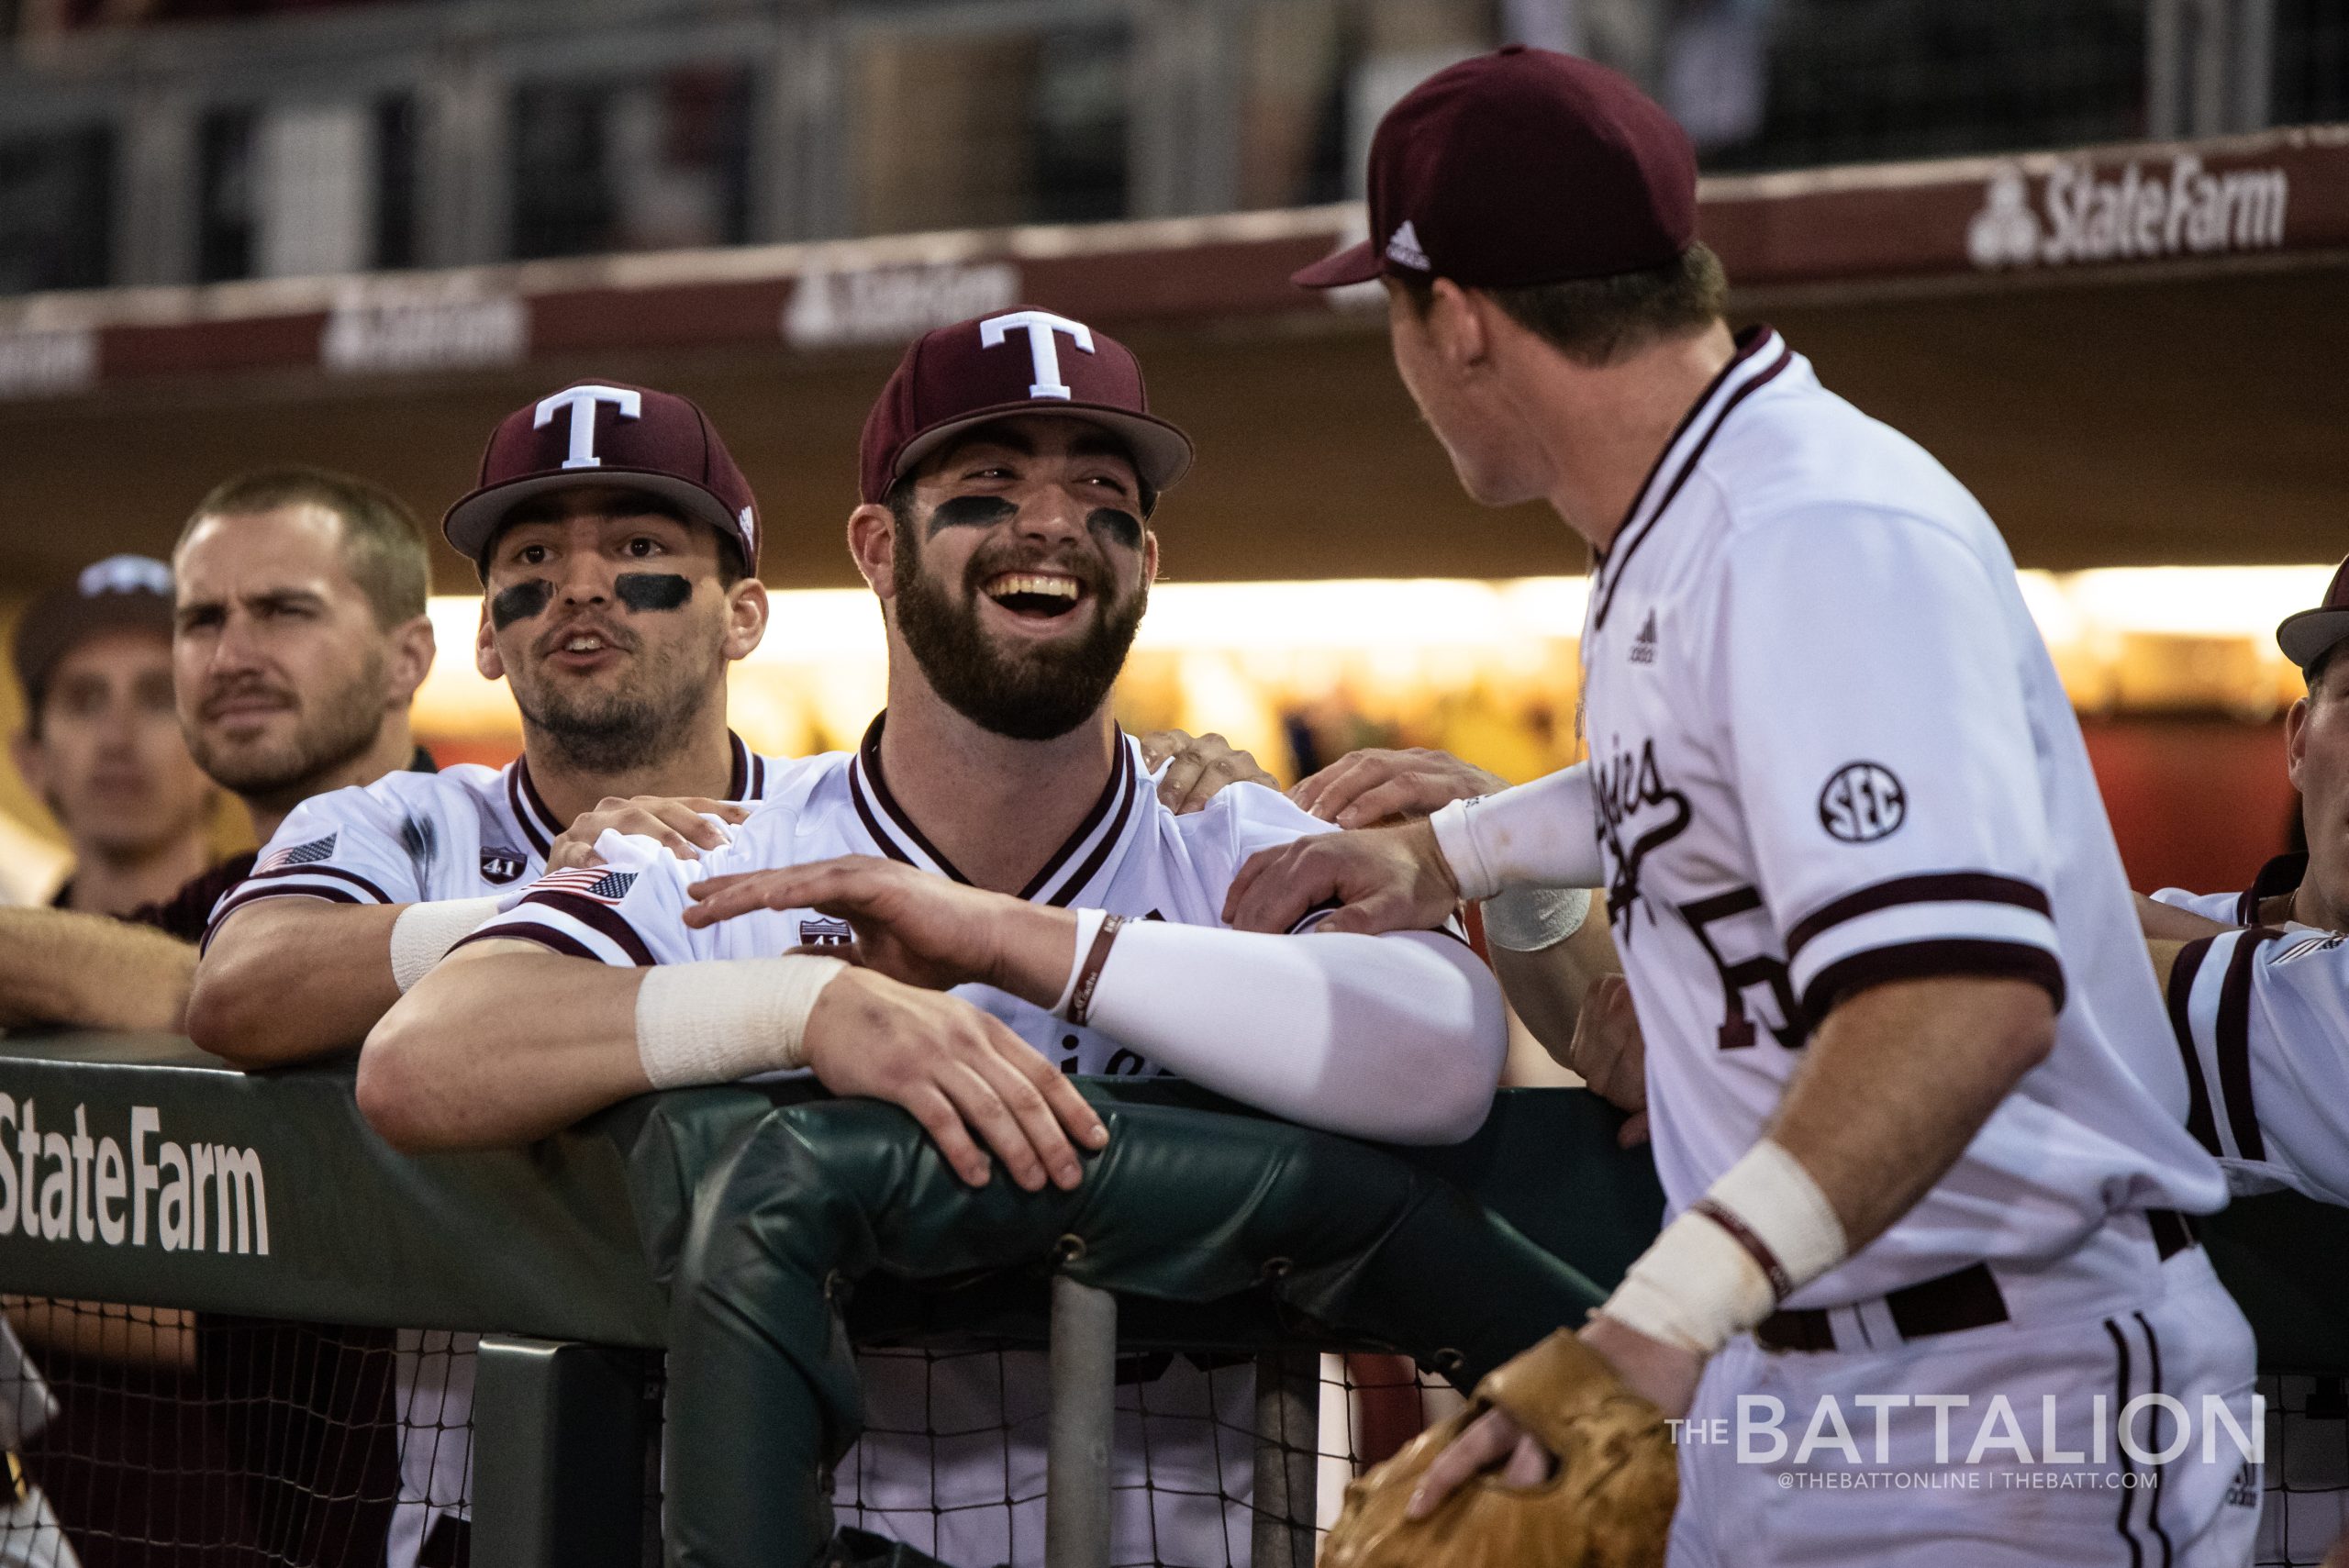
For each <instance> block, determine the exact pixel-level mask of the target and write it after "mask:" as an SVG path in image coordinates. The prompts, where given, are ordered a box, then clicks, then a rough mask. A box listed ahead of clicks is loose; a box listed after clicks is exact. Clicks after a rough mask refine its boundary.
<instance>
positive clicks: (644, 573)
mask: <svg viewBox="0 0 2349 1568" xmlns="http://www.w3.org/2000/svg"><path fill="white" fill-rule="evenodd" d="M444 528H445V531H446V533H447V535H448V538H449V540H450V542H451V544H452V545H454V546H455V547H456V548H457V549H458V550H461V551H462V552H463V553H464V554H465V555H466V556H467V557H468V558H469V559H471V560H472V561H473V562H474V563H475V564H476V566H477V567H478V568H479V570H480V572H481V574H482V582H483V601H484V602H483V612H482V621H481V630H480V637H479V641H478V644H477V646H476V648H475V659H476V662H478V664H479V666H480V668H481V670H482V672H483V673H484V674H485V675H487V676H490V677H491V678H496V677H498V676H500V675H502V676H504V677H505V678H506V679H507V681H508V683H509V684H511V685H512V687H513V690H514V695H515V700H516V703H517V705H518V706H519V707H520V708H521V710H522V715H523V738H524V750H523V754H522V755H521V756H520V757H518V758H517V759H516V760H515V761H514V762H511V763H509V764H508V765H507V766H506V767H505V768H502V769H493V768H486V767H480V766H475V765H465V766H460V767H452V768H449V769H446V770H443V771H441V772H440V773H392V774H388V775H386V776H384V777H383V778H381V779H379V780H378V781H377V782H375V783H374V784H370V785H368V786H366V787H364V788H351V789H342V790H337V791H333V792H330V793H328V794H324V795H314V796H312V797H310V798H308V799H306V800H304V801H302V802H301V803H300V804H299V805H296V806H294V808H293V809H292V810H291V811H290V812H289V813H287V815H286V817H285V818H284V823H283V824H282V825H281V826H280V827H279V828H277V830H276V832H275V833H273V835H272V836H271V838H270V840H269V841H268V843H267V844H266V845H265V846H264V847H263V849H262V853H261V859H260V862H259V863H258V865H257V866H256V867H255V869H254V871H253V873H252V874H251V875H250V877H249V878H247V879H246V881H245V882H244V883H242V884H240V885H239V886H238V887H237V888H235V889H234V890H233V891H232V892H230V893H229V894H228V895H227V896H226V897H224V898H222V899H221V900H220V902H219V904H218V906H217V908H216V909H215V910H214V912H213V915H212V920H211V926H210V929H209V930H208V931H207V932H206V940H205V955H204V958H203V961H202V962H201V963H199V965H198V966H197V970H196V975H195V991H194V994H193V995H192V997H191V999H190V1003H189V1007H188V1032H189V1033H190V1034H191V1035H192V1036H193V1037H194V1038H195V1040H196V1043H198V1044H199V1045H203V1046H205V1047H206V1049H207V1050H211V1051H217V1052H219V1053H220V1054H222V1055H224V1056H227V1057H228V1058H229V1059H230V1060H232V1061H236V1062H239V1063H241V1064H244V1065H247V1066H263V1065H275V1064H280V1063H284V1062H293V1061H299V1060H302V1059H304V1058H306V1057H310V1056H316V1055H319V1054H323V1053H325V1052H327V1051H336V1050H341V1049H346V1048H348V1047H349V1046H350V1045H351V1043H352V1042H353V1041H355V1040H359V1039H361V1038H362V1037H363V1036H364V1035H365V1033H366V1031H367V1029H368V1028H369V1026H371V1025H372V1024H373V1022H374V1021H375V1019H376V1018H379V1017H381V1016H382V1014H383V1013H384V1009H385V1008H387V1007H389V1006H390V1005H391V1004H392V1002H393V1001H394V1000H395V999H396V997H397V996H398V995H399V990H400V988H401V987H402V986H403V985H406V984H410V983H412V982H413V981H414V979H415V978H416V976H417V974H419V973H422V972H423V970H425V969H427V968H429V967H430V965H431V963H432V962H434V961H435V960H437V959H438V958H439V957H440V954H441V953H442V952H444V951H447V949H448V948H449V946H450V945H451V943H453V942H454V941H455V940H457V938H459V937H461V936H462V935H463V934H464V933H465V932H466V931H468V930H470V929H473V926H474V925H476V924H478V923H479V922H480V921H481V920H482V919H484V917H486V916H487V915H488V914H489V913H490V912H491V911H493V910H494V909H495V907H496V906H497V903H498V901H499V899H500V898H501V897H502V896H503V895H505V893H506V892H507V891H510V890H511V889H513V888H515V887H518V886H520V885H523V884H527V883H528V882H529V881H531V880H533V879H534V878H536V877H537V876H538V875H539V874H540V873H541V872H543V871H544V870H545V869H546V866H547V863H548V860H549V857H550V856H551V855H555V854H557V853H559V851H558V850H557V845H558V843H559V842H562V841H564V840H563V835H564V831H565V829H566V828H571V827H572V826H573V823H574V821H576V820H577V819H579V818H581V817H583V816H589V817H591V820H592V821H593V822H594V823H596V824H601V823H607V822H611V821H615V820H618V821H624V822H627V823H629V825H631V826H634V827H637V828H640V830H643V831H648V832H654V833H658V834H660V835H661V839H662V843H663V845H664V850H663V852H664V853H667V852H674V851H682V852H686V853H692V852H695V851H696V850H697V849H701V848H707V847H709V846H713V845H715V844H717V843H718V842H720V841H721V839H722V830H721V828H720V827H719V824H720V823H722V822H725V821H728V820H740V817H741V815H742V808H741V807H740V806H737V805H734V804H731V803H735V802H754V801H757V800H759V799H762V798H763V797H764V796H765V795H767V793H768V792H769V790H770V789H771V788H772V787H773V785H774V783H775V782H776V781H777V780H778V779H779V778H781V777H782V776H784V775H785V773H788V772H789V770H790V769H791V768H793V767H794V766H796V764H794V763H792V762H781V761H777V760H774V759H771V758H766V757H762V756H758V755H756V754H755V753H753V752H752V751H751V750H750V748H749V747H747V746H746V745H744V744H743V742H742V741H741V740H740V738H739V737H737V736H736V735H734V734H733V733H732V732H731V731H730V730H729V729H728V728H727V726H726V687H725V679H726V668H727V666H728V664H729V663H730V662H732V661H734V660H737V659H740V658H742V657H744V656H745V655H747V654H748V653H749V652H750V651H751V650H752V649H753V648H755V647H756V646H757V645H758V641H759V638H760V635H761V633H762V632H763V630H764V629H765V626H766V592H765V589H764V588H763V586H762V585H761V584H760V583H759V581H758V577H757V574H756V567H757V563H758V547H759V528H758V517H757V511H756V507H755V506H754V504H753V502H752V500H751V493H750V487H749V485H748V484H746V483H745V482H744V480H743V479H742V476H741V474H740V472H739V471H738V470H737V469H736V468H735V466H734V463H733V461H732V459H731V458H730V457H729V456H728V455H727V452H726V449H725V446H724V444H723V443H722V442H721V441H720V440H719V439H718V435H717V432H716V431H715V429H713V428H711V426H710V425H709V422H708V421H707V418H706V417H704V416H703V415H702V413H701V411H700V410H699V409H698V408H696V406H694V405H693V404H691V403H690V402H688V401H686V400H685V398H682V397H678V396H675V395H672V394H669V393H663V392H657V391H654V390H651V389H650V388H644V387H635V386H623V385H615V384H605V383H581V384H575V385H573V386H570V387H566V388H563V389H562V390H561V391H558V392H555V393H553V394H551V395H549V396H546V397H544V398H541V399H539V400H538V401H536V402H534V403H532V404H529V406H525V407H523V408H521V409H519V410H518V411H517V412H515V413H514V414H511V415H509V416H508V417H507V418H505V419H504V420H502V421H501V422H500V423H499V425H498V427H497V428H496V430H495V432H494V433H493V434H492V436H491V437H490V440H489V445H488V448H487V450H486V451H485V452H484V456H483V459H482V468H481V479H480V484H479V486H478V487H477V488H476V489H475V490H474V491H473V493H472V494H471V495H467V496H465V497H464V498H463V499H462V500H461V501H460V502H458V503H457V505H456V506H454V507H453V508H452V509H451V511H450V513H449V515H448V518H447V521H446V523H445V524H444ZM635 797H644V798H641V799H638V798H635ZM599 803H600V804H599ZM569 842H570V843H573V844H576V845H577V846H578V847H579V849H580V851H582V852H584V849H585V846H586V844H588V843H592V842H593V830H586V832H585V837H584V840H582V839H580V838H577V837H574V838H573V840H569ZM467 1348H468V1341H467V1338H466V1337H452V1336H450V1335H448V1334H444V1333H438V1332H436V1333H431V1334H421V1333H417V1332H414V1331H403V1334H402V1336H401V1344H400V1351H401V1354H400V1361H399V1367H398V1385H397V1389H396V1397H397V1399H398V1401H399V1408H400V1410H401V1412H402V1415H403V1418H404V1421H405V1423H406V1429H405V1430H404V1432H403V1440H402V1444H401V1471H402V1502H401V1504H400V1506H399V1507H398V1508H397V1509H396V1510H395V1514H394V1518H393V1522H392V1531H391V1551H390V1562H391V1563H392V1568H407V1565H408V1564H410V1563H414V1562H417V1561H418V1557H419V1554H420V1553H421V1554H424V1559H425V1561H427V1562H438V1561H441V1560H444V1559H447V1560H455V1559H458V1558H461V1557H462V1554H463V1551H464V1549H463V1547H462V1540H463V1538H464V1537H465V1535H466V1533H467V1531H466V1529H465V1526H464V1524H463V1518H464V1514H463V1510H462V1507H461V1504H462V1499H463V1498H464V1497H465V1496H467V1485H466V1478H467V1475H468V1472H469V1468H470V1447H471V1445H470V1441H469V1428H468V1427H467V1425H466V1421H467V1418H468V1414H469V1412H470V1410H471V1407H472V1386H471V1385H472V1370H473V1362H472V1358H471V1357H470V1356H467V1355H464V1354H463V1353H462V1351H464V1350H466V1349H467ZM444 1520H445V1522H444ZM436 1529H439V1530H440V1531H441V1532H442V1533H443V1539H442V1540H441V1541H440V1542H438V1543H434V1542H433V1541H432V1540H431V1537H432V1535H433V1532H434V1531H435V1530H436Z"/></svg>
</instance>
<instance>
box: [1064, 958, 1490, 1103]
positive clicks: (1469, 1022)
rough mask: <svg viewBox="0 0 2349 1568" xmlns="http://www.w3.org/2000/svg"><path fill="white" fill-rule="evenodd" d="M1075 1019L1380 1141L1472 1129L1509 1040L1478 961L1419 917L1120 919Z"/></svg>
mask: <svg viewBox="0 0 2349 1568" xmlns="http://www.w3.org/2000/svg"><path fill="white" fill-rule="evenodd" d="M1085 1021H1086V1022H1088V1023H1089V1024H1091V1026H1092V1027H1093V1028H1095V1029H1099V1030H1101V1031H1102V1032H1103V1033H1105V1034H1108V1035H1112V1036H1115V1037H1116V1038H1117V1039H1119V1040H1123V1041H1125V1042H1126V1043H1127V1044H1129V1045H1130V1046H1132V1047H1133V1048H1134V1049H1135V1050H1137V1051H1142V1052H1144V1053H1145V1054H1147V1055H1148V1056H1149V1057H1150V1058H1151V1060H1152V1061H1153V1062H1158V1063H1160V1064H1161V1065H1163V1066H1165V1067H1167V1068H1170V1069H1172V1070H1173V1071H1175V1072H1176V1073H1181V1074H1182V1075H1183V1076H1184V1077H1186V1078H1189V1079H1191V1080H1193V1081H1195V1082H1197V1083H1198V1084H1203V1085H1204V1086H1206V1087H1208V1088H1210V1089H1213V1090H1215V1091H1216V1092H1217V1093H1218V1094H1221V1095H1230V1096H1231V1097H1232V1098H1233V1099H1235V1100H1242V1101H1245V1102H1246V1103H1247V1104H1249V1105H1252V1106H1257V1107H1258V1108H1260V1109H1263V1110H1268V1111H1271V1112H1272V1113H1274V1114H1275V1116H1282V1117H1286V1118H1288V1119H1290V1120H1291V1121H1296V1122H1301V1123H1303V1124H1304V1125H1306V1126H1308V1127H1318V1128H1322V1129H1326V1130H1328V1131H1331V1132H1343V1133H1349V1134H1352V1135H1353V1136H1355V1137H1360V1138H1375V1139H1381V1140H1386V1141H1388V1142H1394V1143H1456V1142H1458V1141H1459V1140H1462V1139H1464V1138H1466V1137H1467V1136H1468V1135H1469V1134H1470V1133H1472V1132H1474V1131H1475V1129H1477V1127H1478V1126H1479V1125H1481V1124H1482V1123H1483V1121H1484V1119H1485V1113H1486V1110H1487V1109H1488V1108H1489V1107H1490V1106H1491V1104H1492V1095H1493V1089H1494V1087H1495V1085H1496V1084H1497V1083H1498V1082H1499V1079H1500V1071H1501V1062H1502V1060H1503V1059H1504V1057H1506V1055H1507V1054H1508V1022H1507V1016H1506V1014H1505V1013H1504V1011H1503V1009H1502V1004H1501V993H1500V987H1499V985H1498V984H1497V983H1496V982H1495V981H1494V979H1493V977H1492V974H1491V972H1490V971H1488V970H1486V968H1485V966H1484V964H1483V963H1482V962H1479V961H1478V959H1477V958H1476V955H1475V953H1474V952H1472V951H1469V949H1468V947H1467V946H1466V945H1465V944H1464V943H1462V942H1459V941H1455V940H1453V939H1452V938H1450V937H1446V936H1440V935H1438V934H1436V933H1435V932H1432V931H1401V932H1396V933H1394V934H1391V935H1388V936H1383V937H1365V936H1358V935H1353V934H1351V933H1331V934H1329V935H1322V936H1310V935H1308V936H1297V937H1285V936H1268V935H1264V934H1262V933H1259V932H1252V931H1229V930H1224V929H1220V928H1219V927H1212V926H1178V925H1174V924H1171V923H1169V922H1166V921H1163V920H1130V921H1127V922H1126V923H1125V925H1124V926H1123V927H1121V928H1120V929H1119V930H1118V932H1117V935H1116V938H1115V940H1114V943H1113V945H1112V946H1111V947H1110V949H1109V951H1108V956H1107V959H1106V961H1105V962H1103V964H1102V967H1101V970H1100V974H1099V980H1098V984H1097V985H1096V987H1095V989H1094V991H1093V995H1092V1000H1091V1004H1090V1010H1089V1012H1088V1013H1087V1015H1086V1020H1085Z"/></svg>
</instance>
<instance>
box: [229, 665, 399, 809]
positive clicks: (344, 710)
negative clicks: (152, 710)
mask: <svg viewBox="0 0 2349 1568" xmlns="http://www.w3.org/2000/svg"><path fill="white" fill-rule="evenodd" d="M213 695H219V694H207V700H210V699H211V697H212V696H213ZM296 704H297V706H295V718H296V721H297V722H296V723H295V727H294V732H293V733H292V734H291V735H289V736H287V737H286V738H285V739H284V740H282V741H279V742H277V743H274V744H270V745H250V744H249V745H244V746H228V745H222V744H218V743H216V741H215V740H214V734H213V731H212V729H211V728H210V727H209V726H206V725H204V724H198V725H196V726H195V727H194V728H191V729H190V730H189V731H188V736H187V742H188V751H190V752H192V753H193V754H194V755H195V763H196V766H198V767H200V768H202V769H203V770H204V771H205V772H206V773H208V774H210V775H211V776H212V778H213V780H214V782H216V783H217V784H221V785H223V786H225V787H227V788H228V789H230V790H233V791H235V792H236V793H237V794H238V795H242V796H244V797H245V798H247V799H249V800H258V801H265V802H267V801H278V800H284V799H287V798H293V799H299V798H301V797H302V796H305V795H309V794H311V793H313V791H312V787H311V786H312V785H313V784H314V783H315V781H317V780H319V779H323V778H326V777H327V776H328V775H329V774H331V773H335V772H336V771H337V770H339V769H340V768H341V767H342V766H343V765H344V764H345V763H347V762H351V760H352V759H353V758H356V757H358V756H359V755H360V754H361V753H362V752H364V751H366V750H367V748H369V747H370V746H373V744H374V743H375V740H376V737H377V736H379V735H381V734H382V733H383V729H384V655H383V652H382V651H380V650H374V649H371V650H369V651H368V652H367V654H366V655H365V656H364V657H363V658H362V659H361V660H360V662H359V668H358V669H357V670H356V671H354V672H353V673H352V674H351V679H350V680H348V681H345V682H344V683H343V684H340V686H337V687H335V688H334V689H333V690H331V691H329V692H327V693H325V694H323V695H318V696H316V697H315V698H314V697H311V696H308V695H304V694H296Z"/></svg>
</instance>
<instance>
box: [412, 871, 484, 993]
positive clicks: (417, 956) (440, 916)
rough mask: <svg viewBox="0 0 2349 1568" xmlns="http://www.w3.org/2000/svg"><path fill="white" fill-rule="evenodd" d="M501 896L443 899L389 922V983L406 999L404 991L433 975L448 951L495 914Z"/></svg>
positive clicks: (414, 906)
mask: <svg viewBox="0 0 2349 1568" xmlns="http://www.w3.org/2000/svg"><path fill="white" fill-rule="evenodd" d="M505 902H506V897H505V895H503V894H495V893H493V894H491V895H489V896H488V897H486V898H443V899H439V900H436V901H435V902H433V903H430V904H411V905H409V906H407V907H406V908H405V909H403V910H401V911H400V913H399V918H397V919H395V920H394V921H393V922H392V983H393V984H395V985H397V986H398V987H399V988H400V994H401V995H406V994H407V988H408V987H409V986H411V985H413V984H416V983H417V981H419V980H421V979H423V978H424V977H425V976H426V975H427V974H429V973H432V966H433V965H434V964H436V963H439V962H440V961H441V960H442V959H444V958H446V957H448V956H449V950H450V949H451V948H452V947H455V946H456V945H457V944H458V943H459V942H461V941H463V940H465V939H466V938H467V937H470V936H472V935H473V928H474V927H475V926H478V925H480V924H481V923H482V922H483V921H484V920H486V919H488V918H489V917H491V916H492V915H495V914H496V913H497V911H498V908H499V906H502V905H503V904H504V903H505Z"/></svg>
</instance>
